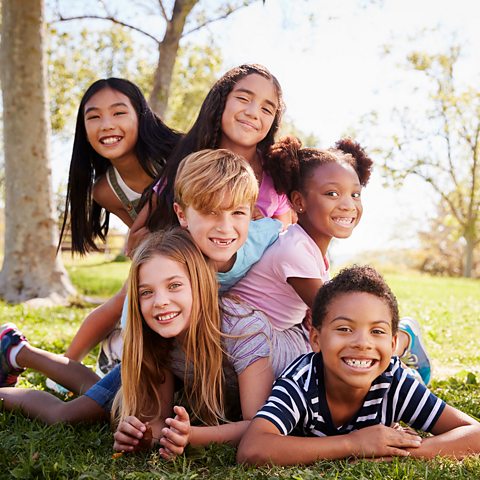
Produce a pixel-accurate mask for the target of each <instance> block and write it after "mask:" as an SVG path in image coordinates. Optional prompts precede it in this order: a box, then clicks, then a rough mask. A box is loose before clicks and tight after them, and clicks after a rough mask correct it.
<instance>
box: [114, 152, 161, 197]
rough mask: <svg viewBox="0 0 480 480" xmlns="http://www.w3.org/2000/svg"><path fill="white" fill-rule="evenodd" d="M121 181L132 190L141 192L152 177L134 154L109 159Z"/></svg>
mask: <svg viewBox="0 0 480 480" xmlns="http://www.w3.org/2000/svg"><path fill="white" fill-rule="evenodd" d="M111 164H112V165H113V166H114V167H115V168H116V170H117V171H118V173H119V174H120V176H121V177H122V179H123V181H124V182H125V183H126V184H127V185H128V186H129V187H130V188H131V189H132V190H134V191H136V192H139V193H142V192H143V191H144V190H145V188H147V187H148V186H149V185H150V184H151V183H152V180H153V179H152V177H150V175H148V173H147V172H146V171H145V170H144V169H143V168H142V166H141V165H140V162H139V161H138V159H137V156H136V155H135V154H131V155H128V156H125V157H122V158H121V159H116V160H113V161H111Z"/></svg>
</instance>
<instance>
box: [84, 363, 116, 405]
mask: <svg viewBox="0 0 480 480" xmlns="http://www.w3.org/2000/svg"><path fill="white" fill-rule="evenodd" d="M120 367H121V364H120V365H117V366H116V367H115V368H114V369H113V370H111V371H110V372H109V373H107V375H105V376H104V377H103V378H101V379H100V380H99V381H98V382H97V383H96V384H95V385H93V386H92V387H90V388H89V389H88V390H87V391H86V392H85V395H86V396H87V397H89V398H91V399H92V400H94V401H95V402H97V403H98V404H99V405H100V406H101V407H102V408H103V409H104V410H105V411H107V412H110V410H111V409H112V403H113V399H114V398H115V395H116V394H117V392H118V390H120V387H121V385H122V371H121V370H120Z"/></svg>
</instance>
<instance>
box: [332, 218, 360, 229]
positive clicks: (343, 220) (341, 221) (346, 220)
mask: <svg viewBox="0 0 480 480" xmlns="http://www.w3.org/2000/svg"><path fill="white" fill-rule="evenodd" d="M332 220H333V221H334V222H335V223H336V224H337V225H341V226H342V227H349V226H351V225H352V224H353V222H355V218H354V217H333V218H332Z"/></svg>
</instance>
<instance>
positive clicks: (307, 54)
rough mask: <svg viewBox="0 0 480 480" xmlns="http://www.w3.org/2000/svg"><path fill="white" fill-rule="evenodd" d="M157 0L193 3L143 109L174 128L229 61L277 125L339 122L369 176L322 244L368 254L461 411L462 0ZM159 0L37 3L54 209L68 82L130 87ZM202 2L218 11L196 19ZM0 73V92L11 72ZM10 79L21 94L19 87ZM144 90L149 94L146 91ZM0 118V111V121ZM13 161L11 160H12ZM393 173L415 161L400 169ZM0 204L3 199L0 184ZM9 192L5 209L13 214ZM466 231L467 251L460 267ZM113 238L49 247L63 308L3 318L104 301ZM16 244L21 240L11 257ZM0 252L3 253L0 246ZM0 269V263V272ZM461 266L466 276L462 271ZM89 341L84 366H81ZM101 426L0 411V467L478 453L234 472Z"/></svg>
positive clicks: (454, 469) (109, 472)
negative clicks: (263, 465)
mask: <svg viewBox="0 0 480 480" xmlns="http://www.w3.org/2000/svg"><path fill="white" fill-rule="evenodd" d="M6 3H9V4H10V5H12V4H14V3H16V2H15V0H4V1H3V2H2V10H4V9H5V5H6ZM37 3H38V4H42V3H43V2H41V1H40V0H22V1H21V2H18V3H17V5H18V8H19V9H20V10H22V9H23V15H25V16H26V15H27V13H28V10H29V5H30V4H31V5H33V4H37ZM175 3H176V4H177V5H179V4H183V5H186V4H188V5H190V6H192V7H193V8H192V11H191V13H190V14H189V16H188V17H187V22H186V25H185V28H184V33H186V32H189V31H191V33H189V34H185V35H184V36H183V37H182V38H181V40H180V49H179V51H178V54H177V55H176V62H175V66H174V70H173V75H172V82H171V90H170V95H169V101H168V104H167V106H166V107H165V105H161V104H160V105H158V106H157V107H156V108H157V110H158V111H159V112H161V114H162V117H163V118H165V120H166V122H167V123H168V124H169V125H172V126H175V127H177V128H179V129H180V130H185V129H187V128H188V127H189V126H190V125H191V124H192V122H193V120H194V118H195V115H196V112H197V111H198V108H199V105H200V103H201V101H202V100H203V98H204V96H205V94H206V93H207V91H208V89H209V88H210V86H211V85H212V83H213V82H214V81H215V79H216V78H218V77H219V76H220V75H221V74H222V73H223V72H225V71H226V70H228V69H229V68H231V67H233V66H236V65H239V64H241V63H249V62H257V63H261V64H264V65H265V66H267V67H268V68H269V69H270V70H271V71H272V73H273V74H274V75H275V76H277V78H278V79H279V81H280V83H281V85H282V88H283V93H284V99H285V103H286V105H287V110H286V114H285V121H284V127H283V133H294V134H296V135H298V136H300V137H301V138H302V140H303V141H304V143H305V144H306V145H312V146H319V147H329V146H331V145H332V144H333V143H334V142H335V141H336V140H338V139H339V138H340V137H342V136H344V135H346V134H347V135H351V136H353V137H355V138H356V139H357V140H359V141H360V142H361V143H362V144H363V145H364V146H365V147H366V148H367V150H368V151H369V152H371V153H372V156H373V157H374V159H375V173H374V176H373V179H372V181H371V183H370V184H369V185H368V186H367V188H366V189H365V191H364V193H363V202H364V216H363V218H362V221H361V223H360V225H359V227H357V229H356V230H355V232H354V234H353V235H352V237H351V238H350V239H348V240H342V241H338V242H334V244H333V245H332V248H331V250H330V252H329V254H330V257H331V260H332V264H333V267H334V269H335V270H336V269H338V268H340V267H341V266H342V265H344V264H350V263H352V262H358V263H366V262H369V263H373V264H374V265H376V266H377V267H378V268H379V269H380V270H381V271H382V273H384V274H385V275H386V277H387V280H388V281H389V282H390V284H391V285H392V288H393V290H394V292H395V293H396V295H397V296H398V298H399V301H400V306H401V310H402V313H403V314H410V315H414V316H416V317H417V318H418V319H419V320H420V321H421V323H422V326H423V329H424V335H425V341H426V344H427V347H428V349H429V351H430V352H431V353H432V357H433V361H434V377H435V378H436V380H435V382H434V385H433V388H434V391H435V392H436V393H437V394H440V395H443V398H445V399H447V400H448V401H451V402H452V403H454V404H455V405H456V406H458V407H459V408H463V409H465V410H466V411H467V412H469V413H470V414H472V415H475V416H476V417H479V416H480V400H479V397H480V394H479V387H478V383H477V377H478V374H479V372H480V355H479V353H478V350H479V349H478V347H479V346H480V342H479V340H478V338H479V335H480V322H479V317H480V286H479V281H478V276H479V274H480V271H479V269H480V261H479V260H480V259H479V230H480V228H479V222H478V205H479V201H480V200H479V197H480V193H479V187H478V185H479V183H480V179H479V175H480V174H479V171H480V169H479V168H478V167H479V166H478V154H479V151H480V149H479V145H478V139H479V130H478V128H479V127H478V125H479V121H480V120H479V119H480V93H479V89H478V85H479V82H478V80H479V73H480V58H479V57H480V48H479V47H480V31H479V29H478V25H479V24H480V22H479V20H480V4H478V2H477V1H475V0H460V1H457V2H451V1H447V0H441V1H432V0H422V1H411V0H403V1H400V0H383V1H382V0H324V1H320V0H319V1H316V0H298V1H288V0H265V1H245V2H244V1H236V2H234V1H232V2H226V1H220V0H218V1H213V0H199V1H193V0H192V1H186V0H184V1H181V2H180V1H178V0H177V2H175ZM173 4H174V2H173V1H164V2H159V1H153V0H131V1H128V0H116V1H103V2H102V1H97V0H86V1H76V0H55V1H54V0H47V1H46V2H45V4H44V6H45V10H44V19H43V21H44V28H45V32H46V34H45V37H44V40H45V45H44V47H45V50H46V52H47V56H46V57H45V63H46V67H47V72H48V83H47V84H46V90H47V89H48V94H49V103H48V105H49V119H48V121H49V122H51V134H50V133H48V145H49V149H47V153H48V155H47V157H48V158H47V159H46V160H45V161H49V162H50V165H51V177H49V179H48V181H49V182H50V181H51V184H52V190H51V193H52V196H54V197H55V200H56V208H55V211H54V218H55V219H56V220H58V217H60V216H61V213H62V210H63V196H64V194H65V190H66V182H67V178H68V167H69V162H70V155H71V149H72V139H73V131H74V122H75V116H76V109H77V106H78V103H79V100H80V97H81V95H82V93H83V91H84V90H85V89H86V87H87V86H88V85H89V84H90V83H92V82H93V81H94V80H95V79H97V78H100V77H108V76H112V75H113V76H122V77H126V78H129V79H131V80H132V81H134V82H136V83H138V84H139V85H140V86H141V87H142V89H143V91H144V92H145V94H146V96H147V98H148V97H149V95H150V92H151V91H152V86H153V83H154V81H153V79H154V74H155V69H156V67H157V63H158V62H159V55H158V49H159V45H160V46H161V43H162V39H163V36H164V35H165V28H166V25H167V20H168V19H171V15H172V8H173ZM160 5H163V6H164V8H165V10H164V12H163V13H164V16H163V13H162V10H161V8H160ZM229 8H230V10H229ZM32 10H33V9H32ZM2 13H3V12H2ZM20 13H21V14H22V12H20ZM78 17H88V18H83V19H82V18H78ZM96 17H102V18H106V19H101V18H96ZM107 17H108V18H107ZM217 17H221V19H219V20H218V21H211V20H213V19H215V18H217ZM202 24H204V26H203V27H201V25H202ZM131 27H133V28H131ZM197 27H201V28H197ZM140 30H141V31H140ZM3 34H4V33H3V31H2V35H3ZM145 34H147V35H145ZM2 40H3V38H2ZM5 58H6V57H5V56H4V57H2V66H1V68H2V70H4V71H5V68H6V67H7V66H6V64H5V63H3V62H4V61H5ZM161 62H162V57H161V56H160V63H161ZM34 73H35V72H34V71H33V69H32V75H34ZM5 78H6V77H5V76H3V77H2V79H3V81H2V91H3V94H4V98H5V95H6V91H7V89H8V87H10V86H11V85H7V84H6V82H5V80H4V79H5ZM20 80H23V79H19V81H18V83H19V84H20V86H21V84H22V82H21V81H20ZM23 93H24V94H25V96H27V97H28V95H29V93H30V92H28V91H25V89H24V92H23ZM151 100H152V103H154V101H155V98H152V99H151ZM4 102H5V100H4ZM4 111H5V108H4ZM33 120H34V121H35V118H34V119H33ZM36 120H37V122H39V121H41V119H36ZM5 122H6V117H5V116H4V118H3V123H4V126H5ZM446 127H448V128H446ZM5 131H6V130H5ZM28 135H29V131H28V129H26V128H25V126H24V129H23V133H22V134H21V135H19V136H18V137H15V138H7V137H6V136H5V138H3V140H2V141H3V143H2V144H1V145H2V148H1V150H0V155H1V156H2V160H5V164H7V163H8V158H3V155H4V151H5V152H6V151H7V148H6V147H7V145H6V144H7V142H11V141H12V140H13V141H14V142H15V143H17V144H22V143H23V142H25V143H26V140H27V136H28ZM447 140H448V141H447ZM472 144H473V145H474V148H473V149H472V148H470V146H471V145H472ZM3 145H5V149H4V148H3ZM446 145H449V146H450V147H451V149H450V151H449V150H448V149H446V148H445V147H446ZM449 154H450V156H449ZM5 157H6V155H5ZM449 160H450V163H449ZM15 162H16V164H17V165H22V160H21V159H20V158H16V159H15ZM18 168H20V167H18ZM442 169H443V170H444V171H446V174H445V175H442V173H441V171H442ZM410 170H411V171H415V172H416V174H411V175H407V176H404V175H403V174H404V173H407V172H408V171H410ZM6 171H7V172H8V168H7V169H6ZM24 176H25V175H24ZM3 185H4V187H5V190H7V189H8V187H9V186H10V185H11V180H10V181H9V176H8V174H7V175H6V178H4V183H3ZM6 202H7V208H8V194H7V200H6ZM462 202H463V204H462ZM20 203H21V202H18V206H16V207H15V210H16V211H15V214H16V217H18V218H19V219H20V221H23V223H26V222H25V221H24V218H25V216H26V215H25V214H22V211H21V205H20ZM469 206H470V208H468V207H469ZM462 207H464V208H463V209H462ZM27 218H28V216H27ZM112 226H113V227H114V229H113V230H112V233H114V234H116V233H117V232H119V233H122V234H123V233H124V229H123V228H122V226H121V224H120V223H119V222H114V221H113V222H112ZM5 234H6V238H7V239H8V237H9V235H10V237H11V236H13V235H15V232H14V231H13V230H12V228H10V231H9V227H8V223H7V225H6V232H5ZM469 235H470V237H469V239H468V242H470V243H473V249H472V252H471V253H472V256H471V265H470V267H471V268H470V269H469V271H468V272H467V271H466V269H465V263H466V261H465V259H466V255H465V252H466V246H467V243H468V242H467V238H466V237H468V236H469ZM14 243H16V244H18V243H21V242H19V241H17V242H14ZM121 244H122V242H121V240H120V242H118V241H112V239H110V240H109V243H108V246H109V249H110V250H109V249H107V251H106V253H102V254H92V255H89V256H88V257H87V258H86V259H78V258H75V259H73V260H72V259H71V257H70V255H69V254H68V253H65V254H64V255H63V256H62V259H63V263H64V264H65V266H66V268H67V271H68V274H69V276H70V278H71V280H72V282H73V285H74V288H75V289H76V292H77V293H76V295H75V296H74V301H73V303H72V301H71V297H70V299H69V300H68V301H70V305H69V306H67V307H65V306H63V307H41V308H36V309H34V308H33V307H32V304H35V302H34V301H29V302H27V304H25V303H20V304H18V305H10V304H2V305H1V307H0V308H1V310H2V318H3V319H5V321H14V322H16V323H17V324H18V325H19V326H20V327H21V328H22V329H24V331H25V332H26V334H27V336H28V337H29V338H30V339H31V340H32V342H33V343H34V344H35V345H36V346H39V347H42V348H47V349H50V350H54V351H56V352H58V353H61V352H63V351H64V350H65V348H66V346H67V345H68V342H69V341H70V339H71V338H72V336H73V335H74V333H75V331H76V329H77V328H78V325H79V323H80V322H81V320H82V318H83V317H84V316H85V315H86V313H87V312H88V311H89V310H90V309H91V308H92V306H91V305H90V304H88V303H86V302H85V297H86V296H89V297H92V296H95V297H103V298H107V297H108V296H109V295H111V294H113V293H114V292H115V291H116V290H117V289H118V288H119V286H120V285H121V283H122V281H123V279H124V278H125V277H126V274H127V272H128V262H112V260H113V259H114V258H115V257H116V254H117V253H118V251H119V249H120V248H121ZM55 246H56V245H55ZM34 247H35V246H32V244H31V243H30V244H27V245H26V246H25V247H24V248H25V249H26V250H27V251H28V252H23V253H25V255H24V256H25V257H27V256H28V255H30V253H31V250H35V248H34ZM6 248H7V249H8V248H9V247H8V240H7V243H6ZM27 253H28V255H27ZM11 257H12V255H8V253H7V256H6V259H7V260H8V259H10V258H11ZM44 260H45V262H44V263H47V258H46V257H44ZM27 270H28V269H27ZM30 270H32V269H30ZM8 273H9V272H8V271H7V269H6V267H5V265H4V268H3V270H2V275H3V278H4V281H5V279H6V278H8V275H7V274H8ZM29 273H30V272H28V271H27V272H26V273H25V275H27V276H28V274H29ZM432 274H434V275H435V276H432ZM465 274H467V275H468V276H469V277H473V278H464V276H465ZM44 283H48V281H45V282H44ZM0 284H1V282H0ZM42 292H43V291H42ZM37 296H45V295H44V294H43V293H41V294H40V293H39V294H38V295H37ZM22 299H25V298H23V297H22ZM37 304H38V303H37ZM40 304H41V302H40ZM94 354H95V352H94V353H93V354H92V355H91V356H89V357H88V358H87V359H86V363H89V364H93V363H94V361H95V356H94ZM21 386H35V387H36V388H45V383H44V379H43V378H42V377H41V376H40V375H37V374H35V373H34V372H28V373H27V374H26V375H25V376H24V378H23V379H22V381H21ZM110 435H111V434H110V433H109V432H108V429H107V428H105V427H93V428H92V427H75V428H73V427H60V426H54V427H43V426H40V425H39V424H36V423H33V424H30V423H28V422H27V421H26V420H25V419H23V418H22V417H21V416H19V415H6V414H0V458H2V459H3V460H2V461H1V462H0V466H1V467H2V468H1V472H0V478H3V477H4V476H5V478H10V477H11V476H16V477H17V478H31V477H35V476H36V477H39V478H76V477H79V476H81V475H83V476H84V477H83V478H104V477H105V478H129V475H130V476H131V477H132V478H137V477H138V476H141V474H142V473H141V472H144V473H145V475H146V476H147V477H148V478H150V476H156V477H158V478H195V477H198V478H233V477H236V478H314V477H315V478H318V476H319V475H323V476H325V477H326V478H381V477H383V478H453V477H455V478H479V477H480V463H479V462H478V460H472V461H471V462H469V461H467V462H463V463H461V464H458V463H456V462H451V461H445V460H438V461H434V462H428V463H427V462H396V461H395V462H393V464H392V465H380V464H379V465H375V466H372V465H371V464H369V463H368V462H360V463H359V464H358V465H354V466H352V465H349V464H348V463H346V462H320V464H319V465H317V466H315V467H312V468H301V469H271V470H269V469H262V470H248V469H243V468H242V467H235V468H234V467H233V463H232V462H233V453H232V450H231V449H228V448H226V447H225V448H224V447H218V448H216V447H213V448H212V449H207V450H205V451H200V452H193V453H192V452H191V453H190V455H189V456H188V457H187V459H184V460H180V461H179V462H177V463H176V464H174V465H173V466H171V465H170V466H168V465H167V466H166V465H164V464H163V463H162V462H161V461H160V460H159V459H158V456H157V457H156V456H155V454H154V453H153V454H150V455H148V454H146V455H144V456H137V457H135V458H134V459H125V458H123V459H119V460H118V461H117V460H113V459H112V458H111V450H110V449H111V436H110ZM45 438H48V439H49V440H48V442H45V441H44V440H45ZM27 440H28V442H30V443H29V444H27ZM13 458H15V461H11V459H13Z"/></svg>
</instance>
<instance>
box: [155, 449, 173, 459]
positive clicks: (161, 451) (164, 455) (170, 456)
mask: <svg viewBox="0 0 480 480" xmlns="http://www.w3.org/2000/svg"><path fill="white" fill-rule="evenodd" d="M158 453H159V455H160V456H161V457H162V458H163V459H164V460H173V459H174V458H175V457H176V455H174V454H173V453H172V452H170V451H169V450H168V449H167V448H163V447H162V448H160V449H159V450H158Z"/></svg>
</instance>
